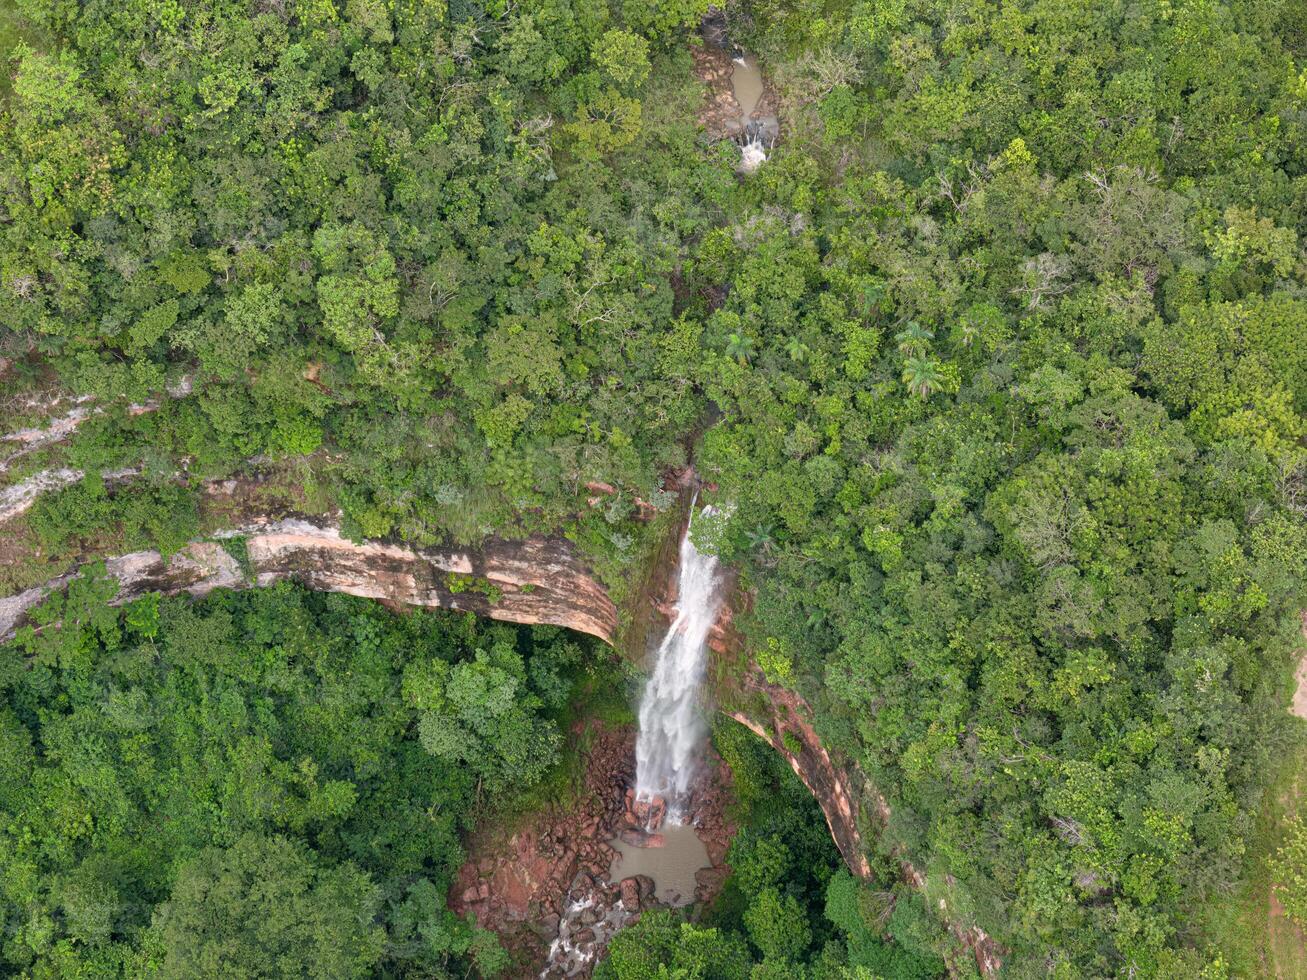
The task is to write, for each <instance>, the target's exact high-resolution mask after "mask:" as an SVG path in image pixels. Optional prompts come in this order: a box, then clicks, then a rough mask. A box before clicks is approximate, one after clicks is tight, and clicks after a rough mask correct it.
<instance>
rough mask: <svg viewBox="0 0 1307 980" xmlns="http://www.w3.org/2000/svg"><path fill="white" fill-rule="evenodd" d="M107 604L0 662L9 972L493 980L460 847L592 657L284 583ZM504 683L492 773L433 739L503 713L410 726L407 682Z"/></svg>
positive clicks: (496, 805)
mask: <svg viewBox="0 0 1307 980" xmlns="http://www.w3.org/2000/svg"><path fill="white" fill-rule="evenodd" d="M105 595H106V593H105V591H104V588H103V585H102V584H101V583H100V582H98V581H96V580H94V579H91V580H87V581H81V582H79V583H77V584H76V585H75V586H74V588H73V591H72V594H71V595H70V597H69V599H68V600H67V601H66V602H63V601H57V602H56V603H54V605H53V606H52V607H50V608H48V609H47V610H46V611H45V612H44V613H43V619H48V620H50V621H53V620H54V619H56V618H61V619H62V623H63V626H62V629H57V630H56V629H49V628H44V629H42V630H41V631H40V632H39V633H38V632H36V631H35V630H34V629H31V628H29V629H28V630H26V631H25V632H24V633H23V634H22V635H20V637H19V638H18V640H17V641H16V642H15V643H13V644H10V645H9V646H7V647H4V648H0V655H3V661H2V663H3V667H2V668H0V670H2V671H3V672H2V673H0V816H2V817H3V820H0V845H2V846H0V883H2V884H0V889H2V891H0V895H2V903H0V907H2V908H3V910H4V920H3V944H2V945H0V956H2V957H3V961H4V963H5V964H6V970H7V971H20V972H25V973H26V974H27V975H30V976H49V977H53V976H96V977H109V976H120V975H121V976H131V977H141V976H150V975H158V976H163V977H179V978H180V977H197V976H215V977H216V976H223V977H271V976H277V977H282V976H285V977H291V976H295V977H299V976H305V975H310V976H315V977H339V978H346V977H364V976H379V975H384V976H422V977H442V976H446V975H451V976H452V975H456V974H457V975H462V972H461V971H465V969H466V966H465V965H463V964H465V963H466V962H467V961H474V962H475V963H476V964H477V965H478V966H479V967H481V968H482V970H483V971H484V972H485V973H486V974H487V975H493V974H495V973H496V972H498V968H499V967H502V965H503V959H502V951H500V950H499V948H498V946H497V944H496V943H495V942H494V940H493V937H487V936H486V935H485V934H483V933H482V932H481V931H480V930H477V929H475V928H474V927H473V926H471V925H469V924H468V923H465V922H463V921H461V920H459V919H457V918H455V917H454V915H453V913H451V912H449V911H448V909H447V908H446V905H445V898H446V893H447V892H448V890H449V886H450V881H451V879H452V876H453V874H454V872H455V871H457V869H458V865H459V864H460V863H461V862H462V860H463V850H462V845H461V843H460V838H461V835H462V834H463V833H464V832H465V831H466V830H467V829H468V828H469V827H471V826H473V825H474V824H475V823H476V822H478V821H482V820H484V819H485V814H487V813H495V812H499V811H500V810H502V807H503V806H504V805H505V804H509V803H511V802H512V800H513V799H514V798H515V796H516V795H517V794H520V793H522V792H523V791H526V790H529V789H530V788H531V787H532V786H534V785H536V784H538V783H539V781H540V779H541V777H542V775H543V774H544V772H545V771H546V770H547V769H548V768H549V766H550V764H551V763H552V762H554V761H555V760H556V758H557V742H558V738H559V733H558V731H557V721H556V719H557V717H558V715H557V711H556V709H558V708H560V707H562V705H563V704H564V703H565V702H566V701H567V700H568V695H569V688H570V684H571V680H570V678H571V676H572V675H573V674H574V673H575V670H576V668H578V667H579V666H581V665H582V661H583V657H584V656H585V651H584V650H583V649H582V648H581V647H579V646H578V645H577V644H576V643H575V642H574V641H572V640H570V639H567V638H566V637H565V636H564V634H563V633H562V631H560V630H558V629H556V628H552V627H549V628H546V627H537V628H534V629H531V630H522V631H521V632H518V631H517V630H516V629H514V628H510V627H506V626H487V625H485V624H482V623H478V622H477V621H475V620H473V619H472V618H471V617H470V616H453V615H446V614H439V613H415V614H413V615H410V616H404V617H396V616H394V615H392V614H390V613H388V612H387V611H385V610H383V609H380V608H378V607H375V606H374V605H372V604H370V603H367V602H364V601H362V600H356V599H350V598H346V597H342V596H317V595H313V594H311V593H306V592H303V591H301V590H298V589H294V588H290V587H286V586H278V587H276V588H273V589H268V590H260V591H258V592H251V593H246V594H240V595H236V594H230V593H226V594H219V595H215V596H213V597H211V598H209V599H208V600H206V601H205V602H203V603H201V604H199V605H197V606H192V605H190V604H189V603H188V602H187V601H184V600H174V599H168V600H163V601H162V602H160V601H159V600H158V598H157V597H151V598H149V599H143V600H140V601H138V602H136V603H133V604H131V605H129V606H128V607H127V608H126V609H125V610H123V611H122V612H121V613H120V612H118V611H116V610H111V609H107V608H105V606H104V605H103V604H102V603H103V601H104V598H105ZM487 662H496V663H499V664H503V665H506V666H505V667H504V668H503V670H504V672H505V674H504V676H505V677H508V678H509V680H508V681H506V682H503V683H508V684H509V686H511V687H512V689H513V690H514V691H515V693H516V699H517V705H518V707H517V712H518V715H517V716H516V717H520V718H521V724H520V725H518V727H517V728H516V729H515V730H514V731H513V732H512V735H511V740H510V738H509V736H508V735H505V736H504V738H503V744H502V745H501V746H500V748H499V754H497V755H494V756H481V755H478V756H474V757H466V758H450V757H449V756H448V755H447V753H444V752H442V751H439V748H440V747H439V746H436V747H429V746H428V745H427V738H426V730H427V729H428V727H429V726H431V725H432V724H436V725H448V726H452V725H457V724H461V723H463V719H464V717H465V716H467V715H468V714H469V713H475V712H477V711H480V712H484V713H486V714H488V715H495V714H496V713H497V712H498V711H499V709H498V708H496V707H495V702H496V699H497V698H499V697H500V696H501V693H500V692H499V691H497V690H496V689H495V688H494V687H491V686H485V685H483V686H481V687H476V688H474V689H473V690H471V691H469V692H467V693H466V695H465V696H464V697H462V698H461V700H459V701H458V702H457V703H453V702H450V703H446V702H440V703H434V702H433V703H423V704H414V703H413V698H412V696H411V694H410V691H409V689H410V686H411V684H410V678H411V677H414V676H419V677H427V676H434V675H440V674H442V673H448V674H449V675H450V676H453V677H461V676H464V675H465V673H466V672H469V671H472V672H478V673H479V672H480V669H481V666H482V665H483V664H485V663H487ZM535 678H539V679H540V681H541V682H540V683H537V681H536V680H535ZM546 704H548V705H549V706H550V710H551V711H553V712H554V713H552V714H547V713H546V711H545V707H544V706H545V705H546ZM505 758H511V759H513V760H514V761H515V764H516V765H517V766H518V767H519V768H520V771H519V772H517V773H516V775H515V778H514V779H513V780H512V782H511V783H506V782H505V781H504V780H503V778H502V767H503V766H504V764H505V763H504V761H503V760H504V759H505ZM446 969H449V970H451V971H453V972H451V973H446V972H445V970H446Z"/></svg>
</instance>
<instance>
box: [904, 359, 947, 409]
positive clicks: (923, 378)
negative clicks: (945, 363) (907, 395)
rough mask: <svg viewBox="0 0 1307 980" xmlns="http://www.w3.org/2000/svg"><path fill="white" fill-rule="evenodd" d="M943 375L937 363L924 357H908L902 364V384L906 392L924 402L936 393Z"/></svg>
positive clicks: (941, 382)
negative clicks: (905, 386)
mask: <svg viewBox="0 0 1307 980" xmlns="http://www.w3.org/2000/svg"><path fill="white" fill-rule="evenodd" d="M943 381H944V375H943V373H942V372H941V370H940V365H939V362H938V361H932V360H929V359H927V358H924V357H909V358H908V359H907V361H905V362H904V364H903V383H904V384H905V385H907V386H908V391H909V392H911V393H912V394H914V395H918V396H920V397H921V399H922V400H923V401H924V400H925V399H927V398H929V397H930V396H931V394H933V393H934V392H936V391H938V390H939V388H940V385H941V384H943Z"/></svg>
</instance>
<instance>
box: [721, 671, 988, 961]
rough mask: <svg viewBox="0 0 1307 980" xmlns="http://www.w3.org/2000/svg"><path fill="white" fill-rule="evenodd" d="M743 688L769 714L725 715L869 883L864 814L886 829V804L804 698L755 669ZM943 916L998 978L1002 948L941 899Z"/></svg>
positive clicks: (907, 876) (916, 875) (909, 868)
mask: <svg viewBox="0 0 1307 980" xmlns="http://www.w3.org/2000/svg"><path fill="white" fill-rule="evenodd" d="M740 687H741V690H742V691H743V692H745V693H746V694H748V695H753V697H750V698H748V699H747V700H748V703H749V704H755V705H766V706H767V709H766V711H765V712H764V713H762V715H761V716H758V717H755V716H754V715H752V714H750V713H749V712H748V711H747V710H741V709H731V710H727V711H726V714H728V715H729V716H730V717H731V718H734V719H735V720H736V721H738V722H739V723H740V724H742V725H744V726H745V727H747V728H748V729H750V730H751V731H752V732H753V733H754V734H756V735H757V736H758V737H760V738H762V739H764V740H766V741H767V742H768V744H770V745H771V747H772V748H773V749H775V750H776V751H777V752H778V753H780V755H781V757H782V758H783V759H785V761H786V762H788V763H789V764H790V768H791V769H793V770H794V772H795V774H797V775H798V777H799V779H801V780H802V781H803V784H804V785H805V786H807V787H808V790H809V792H811V793H812V795H813V796H814V797H816V799H817V802H818V803H819V804H821V809H822V813H823V814H824V815H825V817H826V824H827V826H829V827H830V832H831V837H832V838H833V839H834V841H835V845H836V846H837V847H838V848H839V850H840V855H841V856H842V857H843V858H844V862H845V864H847V865H848V867H849V870H850V871H852V872H853V873H854V874H856V875H857V876H858V877H860V878H862V879H864V880H866V879H870V878H871V865H870V863H869V862H868V861H867V852H866V850H865V848H864V842H863V838H862V830H861V829H860V822H861V819H862V813H861V811H862V808H863V806H870V808H871V810H872V812H873V814H874V818H875V820H876V822H877V823H878V824H879V825H880V826H881V827H883V826H885V824H886V823H887V822H888V820H889V816H890V809H889V804H888V803H887V802H886V800H885V798H884V797H883V796H882V795H881V794H880V793H879V792H877V791H876V789H875V787H873V786H871V785H870V784H869V783H868V782H867V780H866V779H865V778H864V777H863V775H862V773H861V772H860V770H859V769H858V767H857V766H856V765H854V764H851V763H847V762H844V763H841V764H840V765H836V764H835V762H834V761H833V760H832V759H831V756H830V753H829V752H828V751H827V749H826V748H825V746H823V745H822V744H821V739H820V738H819V737H818V735H817V732H816V730H815V729H814V728H813V726H812V721H811V719H812V708H811V707H809V705H808V703H807V702H806V701H805V700H804V699H803V697H802V696H801V695H799V694H798V693H796V692H794V691H791V690H789V689H787V688H783V687H779V686H777V685H775V684H770V683H768V681H767V680H766V678H765V677H763V675H762V672H761V671H760V670H758V669H757V667H755V666H752V665H750V667H749V668H748V670H747V672H746V674H745V676H744V677H743V679H742V680H741V681H740ZM759 695H760V696H759ZM899 868H900V872H901V874H902V876H903V880H904V881H906V882H907V883H908V884H910V885H911V886H912V887H913V888H915V889H916V890H917V891H921V892H924V891H925V890H926V875H925V874H924V873H923V872H922V871H921V870H920V869H919V868H917V867H916V866H915V865H914V864H913V863H912V862H911V861H909V860H907V859H906V858H901V859H900V861H899ZM940 914H941V916H942V917H943V918H945V919H948V920H949V928H950V930H951V931H952V933H953V935H954V936H956V937H957V939H958V940H959V941H960V942H961V943H962V944H963V945H964V946H966V947H967V949H969V950H970V951H971V953H972V954H973V955H974V956H975V960H976V966H977V968H978V969H979V970H980V974H981V976H984V977H991V976H997V975H998V973H999V972H1000V970H1002V967H1003V950H1002V948H1001V947H999V945H998V944H997V943H995V942H994V940H992V939H991V938H990V937H989V936H988V935H987V934H986V933H985V931H984V930H983V929H981V928H979V927H978V926H974V925H972V926H968V925H965V924H963V923H961V922H958V921H956V920H952V919H949V915H948V908H947V905H946V903H945V902H944V901H943V900H942V899H941V900H940Z"/></svg>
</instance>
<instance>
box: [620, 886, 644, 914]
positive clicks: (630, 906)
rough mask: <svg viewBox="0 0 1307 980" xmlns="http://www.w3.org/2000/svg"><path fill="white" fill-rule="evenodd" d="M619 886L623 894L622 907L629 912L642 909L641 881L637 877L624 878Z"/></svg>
mask: <svg viewBox="0 0 1307 980" xmlns="http://www.w3.org/2000/svg"><path fill="white" fill-rule="evenodd" d="M617 887H618V888H619V889H620V890H621V894H622V908H624V909H626V911H628V912H638V911H640V883H639V882H638V881H636V879H635V878H623V879H622V881H621V883H620V884H619V885H618V886H617Z"/></svg>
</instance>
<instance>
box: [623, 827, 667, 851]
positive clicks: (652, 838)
mask: <svg viewBox="0 0 1307 980" xmlns="http://www.w3.org/2000/svg"><path fill="white" fill-rule="evenodd" d="M617 836H618V837H620V838H621V839H622V842H623V843H626V844H630V845H631V846H632V847H662V846H663V845H664V844H666V843H667V841H666V840H665V839H664V837H663V835H662V834H650V833H646V832H645V831H643V830H630V829H627V830H623V831H622V832H621V833H620V834H618V835H617Z"/></svg>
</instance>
